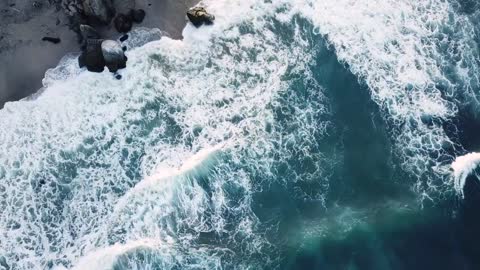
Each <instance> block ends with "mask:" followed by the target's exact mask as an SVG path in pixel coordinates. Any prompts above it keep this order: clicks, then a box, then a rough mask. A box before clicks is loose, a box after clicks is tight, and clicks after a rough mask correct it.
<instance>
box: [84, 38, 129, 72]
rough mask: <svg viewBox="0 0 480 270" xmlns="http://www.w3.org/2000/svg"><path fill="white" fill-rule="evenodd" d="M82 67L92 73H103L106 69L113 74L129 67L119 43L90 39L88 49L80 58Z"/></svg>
mask: <svg viewBox="0 0 480 270" xmlns="http://www.w3.org/2000/svg"><path fill="white" fill-rule="evenodd" d="M78 64H79V65H80V67H86V68H87V70H88V71H91V72H102V71H103V70H104V69H105V67H107V68H108V70H109V71H111V72H117V71H118V70H119V69H122V68H125V67H126V66H127V57H126V56H125V53H124V51H123V48H122V45H121V44H120V43H119V42H118V41H114V40H103V39H88V40H87V45H86V48H85V49H84V50H83V52H82V54H81V55H80V57H79V58H78Z"/></svg>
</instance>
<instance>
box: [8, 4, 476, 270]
mask: <svg viewBox="0 0 480 270" xmlns="http://www.w3.org/2000/svg"><path fill="white" fill-rule="evenodd" d="M205 5H206V6H207V8H208V10H210V11H211V12H212V13H214V14H215V15H216V17H217V20H216V23H215V24H214V25H213V26H211V27H202V28H200V29H195V28H193V27H191V26H187V27H186V28H185V30H184V33H183V34H184V37H185V38H184V40H183V41H177V40H171V39H169V38H167V37H162V38H161V39H160V40H157V41H154V40H156V39H158V38H159V37H160V35H161V34H160V33H159V32H158V31H155V30H146V29H140V30H137V31H136V32H134V33H132V34H131V38H129V40H128V41H127V42H128V43H129V44H127V45H128V47H129V48H134V47H136V48H135V49H131V50H129V51H128V52H127V54H128V55H127V56H128V58H129V63H128V67H127V69H125V70H122V71H121V75H122V78H123V79H122V80H116V79H115V78H113V77H112V76H111V74H108V72H105V73H101V74H94V73H88V72H86V71H84V70H80V69H78V67H77V66H76V59H75V58H74V57H66V58H65V59H64V60H63V61H62V62H61V63H60V65H59V66H58V67H57V68H55V69H52V70H50V71H48V72H47V74H46V76H45V79H44V82H43V83H44V86H45V89H44V91H43V92H42V93H41V94H40V95H38V96H37V97H35V98H33V99H31V100H24V101H19V102H14V103H8V104H6V106H5V108H4V109H3V110H1V111H0V126H1V127H2V129H1V130H0V145H1V146H2V149H3V150H2V155H1V156H0V207H1V209H3V211H2V212H0V232H1V233H0V269H2V268H4V269H115V270H117V269H118V270H120V269H476V268H477V266H478V265H479V261H478V256H477V255H478V254H479V250H478V247H477V245H476V243H477V242H478V241H476V240H477V239H478V238H479V237H478V234H476V233H475V232H476V228H477V224H479V223H480V222H479V220H478V218H477V217H476V210H475V209H476V208H475V206H476V205H478V197H477V196H478V195H476V194H477V193H476V190H478V183H477V182H476V179H475V168H476V166H475V165H476V164H478V161H477V156H476V155H475V151H479V149H478V146H479V143H478V140H477V136H476V131H477V127H478V115H477V113H478V108H480V107H478V104H477V99H476V97H478V93H479V91H478V90H479V81H478V78H477V73H478V71H477V67H478V64H479V63H478V49H479V44H480V43H479V39H478V35H477V33H478V31H479V30H480V29H479V28H478V16H479V15H478V14H479V12H478V11H477V10H478V8H477V5H476V2H465V3H460V4H458V3H453V2H445V1H443V2H442V1H433V0H432V1H427V0H426V1H422V2H420V3H418V1H409V0H402V1H389V0H384V1H371V2H368V3H365V2H362V1H348V0H336V1H334V0H331V1H329V0H325V1H295V2H290V1H273V2H271V1H265V2H264V1H258V0H257V1H254V0H251V1H218V0H217V1H206V2H205ZM149 41H153V42H149ZM147 42H149V43H148V44H147ZM467 153H471V154H472V155H470V156H468V155H466V154H467ZM462 156H463V157H466V158H465V159H458V158H459V157H462ZM455 160H457V161H458V162H457V163H454V164H455V166H454V165H452V162H454V161H455ZM452 168H453V170H452ZM462 172H463V173H464V174H462ZM463 182H465V184H464V185H463V184H462V183H463ZM462 191H463V192H462Z"/></svg>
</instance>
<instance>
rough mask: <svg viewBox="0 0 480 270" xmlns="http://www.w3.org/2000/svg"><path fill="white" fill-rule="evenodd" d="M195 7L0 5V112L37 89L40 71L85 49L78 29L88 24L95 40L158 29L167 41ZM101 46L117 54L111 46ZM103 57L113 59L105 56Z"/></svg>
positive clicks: (127, 0) (166, 0) (38, 1)
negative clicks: (96, 36) (140, 29)
mask: <svg viewBox="0 0 480 270" xmlns="http://www.w3.org/2000/svg"><path fill="white" fill-rule="evenodd" d="M197 3H198V0H35V1H32V0H3V1H0V13H1V15H0V25H1V27H0V63H1V65H0V108H2V107H3V105H4V103H5V102H7V101H13V100H18V99H21V98H24V97H26V96H29V95H31V94H32V93H34V92H36V91H37V90H38V89H39V88H41V86H42V84H41V81H42V79H43V76H44V74H45V71H46V70H47V69H49V68H52V67H55V66H56V65H57V63H58V61H59V60H60V59H61V58H62V57H63V56H64V55H66V54H67V53H69V52H79V53H80V51H81V50H82V45H83V46H85V45H86V44H85V40H83V38H82V34H81V32H80V25H90V26H92V27H93V28H94V29H95V31H97V32H98V34H99V38H101V39H117V38H118V37H120V36H121V35H122V34H121V33H119V31H118V30H120V32H127V31H128V30H129V29H130V28H131V27H136V26H142V27H150V28H160V29H161V30H162V31H164V32H167V33H168V34H169V35H170V36H171V37H172V38H181V32H182V29H183V27H184V26H185V24H186V21H185V14H186V11H187V10H188V8H189V7H192V6H194V5H195V4H197ZM122 29H123V30H122ZM82 43H83V44H82ZM103 47H104V48H107V49H108V50H110V52H111V51H118V48H117V47H116V44H113V43H107V44H105V45H104V46H103ZM83 48H85V47H83ZM115 57H116V58H115ZM108 59H110V60H111V59H119V58H118V57H117V56H115V55H110V56H109V58H108ZM115 61H116V60H115ZM110 64H111V63H110ZM107 67H108V66H107ZM110 67H113V68H112V70H115V69H117V68H121V67H122V63H121V61H120V62H115V63H113V64H111V65H110Z"/></svg>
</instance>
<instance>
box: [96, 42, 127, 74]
mask: <svg viewBox="0 0 480 270" xmlns="http://www.w3.org/2000/svg"><path fill="white" fill-rule="evenodd" d="M102 54H103V59H105V65H106V66H107V68H108V70H110V71H111V72H117V71H118V70H119V69H122V68H125V67H126V66H127V57H126V56H125V54H124V52H123V49H122V45H121V44H120V42H118V41H114V40H104V41H103V42H102Z"/></svg>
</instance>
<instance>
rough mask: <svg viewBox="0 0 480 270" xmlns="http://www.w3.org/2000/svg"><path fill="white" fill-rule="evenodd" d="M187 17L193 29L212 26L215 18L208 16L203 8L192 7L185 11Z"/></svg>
mask: <svg viewBox="0 0 480 270" xmlns="http://www.w3.org/2000/svg"><path fill="white" fill-rule="evenodd" d="M187 17H188V19H189V20H190V22H191V23H192V24H193V25H194V26H195V27H200V26H201V25H203V24H206V25H210V24H213V21H214V20H215V16H213V15H212V14H209V13H208V12H207V11H206V10H205V9H204V8H203V7H194V8H191V9H189V10H188V11H187Z"/></svg>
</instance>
